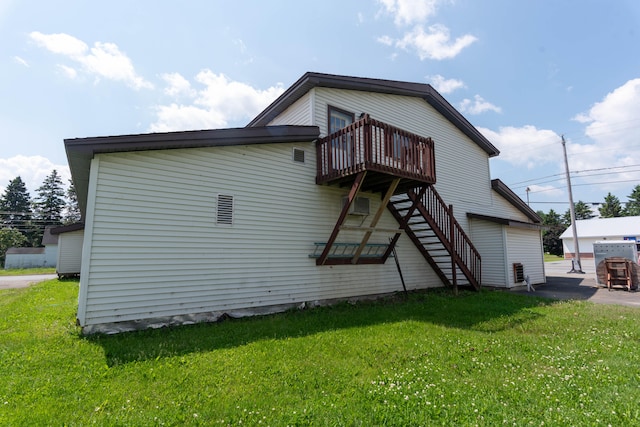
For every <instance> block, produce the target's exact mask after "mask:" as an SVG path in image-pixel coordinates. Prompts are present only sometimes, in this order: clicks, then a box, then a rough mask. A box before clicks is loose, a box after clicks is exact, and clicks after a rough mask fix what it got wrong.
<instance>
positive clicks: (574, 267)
mask: <svg viewBox="0 0 640 427" xmlns="http://www.w3.org/2000/svg"><path fill="white" fill-rule="evenodd" d="M562 151H563V152H564V170H565V173H566V174H567V189H568V193H569V214H570V215H571V228H572V231H573V244H574V249H575V252H574V254H573V259H572V260H571V271H568V273H580V274H584V271H582V264H580V245H579V244H578V229H577V228H576V209H575V207H574V205H573V194H572V192H571V176H570V174H569V161H568V160H567V144H566V142H565V140H564V135H562Z"/></svg>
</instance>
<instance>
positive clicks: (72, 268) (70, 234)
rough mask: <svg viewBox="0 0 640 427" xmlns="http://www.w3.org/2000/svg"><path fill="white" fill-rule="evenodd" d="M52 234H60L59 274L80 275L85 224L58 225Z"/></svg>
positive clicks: (57, 269) (57, 271)
mask: <svg viewBox="0 0 640 427" xmlns="http://www.w3.org/2000/svg"><path fill="white" fill-rule="evenodd" d="M51 234H53V235H57V236H58V260H57V263H56V273H58V276H60V277H62V276H76V275H79V274H80V266H81V264H82V242H83V240H84V224H82V223H77V224H71V225H66V226H63V227H57V228H54V229H52V230H51Z"/></svg>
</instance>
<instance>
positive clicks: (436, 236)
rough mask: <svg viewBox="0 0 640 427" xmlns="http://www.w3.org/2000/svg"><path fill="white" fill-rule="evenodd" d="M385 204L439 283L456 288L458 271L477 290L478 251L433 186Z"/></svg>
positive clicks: (479, 266) (479, 260)
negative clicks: (439, 280)
mask: <svg viewBox="0 0 640 427" xmlns="http://www.w3.org/2000/svg"><path fill="white" fill-rule="evenodd" d="M387 207H388V209H389V210H390V211H391V213H392V215H393V216H394V217H395V218H396V220H397V221H398V223H399V224H400V226H401V227H400V228H402V229H404V230H405V232H406V233H407V236H408V237H409V238H410V239H411V241H412V242H413V243H414V244H415V245H416V247H417V248H418V249H419V250H420V252H421V253H422V255H423V257H424V258H425V259H426V260H427V262H428V263H429V265H431V267H432V268H433V269H434V271H435V272H436V274H437V275H438V277H440V279H441V280H442V281H443V283H445V284H446V285H450V286H451V285H452V286H453V287H454V288H455V289H456V290H457V287H458V273H461V274H462V275H463V276H464V278H465V279H466V282H467V283H466V284H468V285H470V286H472V287H473V288H474V289H476V290H479V289H480V286H481V280H480V278H481V258H480V254H479V253H478V251H477V250H476V249H475V247H474V246H473V243H472V242H471V239H469V237H468V236H467V234H466V233H465V232H464V230H463V229H462V227H461V226H460V224H459V223H458V221H457V220H456V219H455V217H454V216H453V207H452V206H447V205H446V204H445V203H444V200H442V198H441V197H440V195H439V194H438V193H437V191H436V190H435V188H433V186H431V185H426V186H423V187H421V188H420V189H419V192H418V193H416V191H415V190H409V191H408V192H407V193H406V194H403V195H398V196H396V197H394V198H393V199H392V200H391V202H390V203H389V204H388V206H387Z"/></svg>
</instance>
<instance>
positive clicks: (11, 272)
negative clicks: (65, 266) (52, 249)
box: [0, 267, 56, 276]
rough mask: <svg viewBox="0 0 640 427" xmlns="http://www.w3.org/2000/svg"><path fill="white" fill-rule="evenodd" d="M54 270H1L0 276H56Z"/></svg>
mask: <svg viewBox="0 0 640 427" xmlns="http://www.w3.org/2000/svg"><path fill="white" fill-rule="evenodd" d="M55 272H56V269H55V267H54V268H44V267H43V268H9V269H6V270H5V269H0V276H24V275H27V274H55Z"/></svg>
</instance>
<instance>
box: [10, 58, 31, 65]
mask: <svg viewBox="0 0 640 427" xmlns="http://www.w3.org/2000/svg"><path fill="white" fill-rule="evenodd" d="M13 60H14V61H16V62H17V63H18V64H20V65H24V66H25V67H29V63H28V62H27V61H26V60H24V59H23V58H20V57H19V56H14V57H13Z"/></svg>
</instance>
